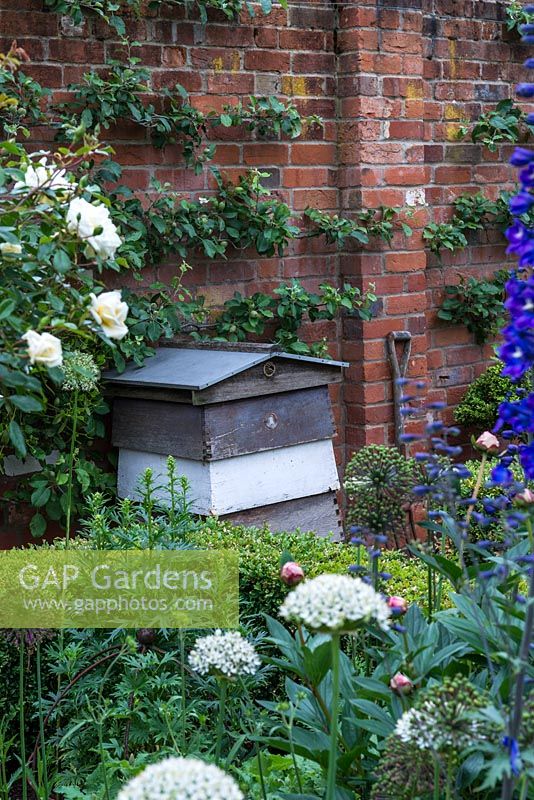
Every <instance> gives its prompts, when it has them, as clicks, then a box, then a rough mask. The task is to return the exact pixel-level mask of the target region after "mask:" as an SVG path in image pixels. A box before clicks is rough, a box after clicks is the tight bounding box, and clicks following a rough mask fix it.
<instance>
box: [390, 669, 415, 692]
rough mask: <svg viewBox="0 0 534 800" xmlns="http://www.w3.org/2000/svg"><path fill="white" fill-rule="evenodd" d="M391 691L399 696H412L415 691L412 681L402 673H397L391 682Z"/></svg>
mask: <svg viewBox="0 0 534 800" xmlns="http://www.w3.org/2000/svg"><path fill="white" fill-rule="evenodd" d="M389 686H390V689H393V691H394V692H396V693H397V694H410V692H412V691H413V683H412V682H411V680H410V679H409V678H408V677H406V675H403V674H402V672H397V673H396V674H395V675H394V676H393V677H392V679H391V680H390V682H389Z"/></svg>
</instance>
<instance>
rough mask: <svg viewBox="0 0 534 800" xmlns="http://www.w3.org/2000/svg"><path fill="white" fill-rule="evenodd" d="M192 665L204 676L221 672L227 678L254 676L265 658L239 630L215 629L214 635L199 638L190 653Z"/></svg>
mask: <svg viewBox="0 0 534 800" xmlns="http://www.w3.org/2000/svg"><path fill="white" fill-rule="evenodd" d="M188 660H189V664H190V666H191V668H192V669H193V670H194V671H195V672H198V673H199V674H200V675H218V676H220V677H224V678H238V677H239V676H240V675H254V673H255V672H257V671H258V669H259V668H260V666H261V660H260V657H259V656H258V654H257V652H256V650H255V649H254V646H253V645H251V644H250V642H248V641H247V640H246V639H244V638H243V636H241V634H240V633H239V632H238V631H227V632H226V633H223V632H222V631H219V630H217V631H215V633H214V634H212V635H210V636H202V637H200V638H199V639H197V640H196V642H195V646H194V647H193V649H192V650H191V652H190V653H189V659H188Z"/></svg>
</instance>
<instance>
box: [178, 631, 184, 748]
mask: <svg viewBox="0 0 534 800" xmlns="http://www.w3.org/2000/svg"><path fill="white" fill-rule="evenodd" d="M179 637H180V693H181V707H180V723H181V749H182V755H185V750H186V747H185V743H186V732H185V725H186V705H185V703H186V685H185V638H184V632H183V630H182V628H180V633H179Z"/></svg>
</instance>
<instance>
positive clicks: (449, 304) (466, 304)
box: [438, 270, 508, 345]
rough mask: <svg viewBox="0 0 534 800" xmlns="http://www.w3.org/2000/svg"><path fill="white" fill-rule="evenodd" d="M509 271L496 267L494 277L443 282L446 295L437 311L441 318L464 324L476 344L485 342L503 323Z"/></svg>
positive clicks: (456, 323) (452, 322)
mask: <svg viewBox="0 0 534 800" xmlns="http://www.w3.org/2000/svg"><path fill="white" fill-rule="evenodd" d="M507 277H508V272H507V271H506V270H498V271H497V272H496V273H495V275H494V277H493V280H487V279H485V278H480V279H479V278H473V277H469V278H467V279H466V278H464V277H463V276H462V277H460V281H459V283H457V284H454V285H447V286H445V287H444V288H445V298H444V300H443V303H442V305H441V308H440V309H439V311H438V317H439V318H440V319H443V320H446V321H447V322H450V323H451V324H452V325H465V326H466V328H467V330H468V331H469V332H470V333H472V334H474V337H475V342H476V343H477V344H480V345H482V344H485V342H487V340H488V339H490V338H492V337H493V336H495V335H496V334H497V333H498V331H499V330H500V328H501V327H502V325H503V324H504V284H505V283H506V280H507Z"/></svg>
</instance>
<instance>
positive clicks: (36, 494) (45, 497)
mask: <svg viewBox="0 0 534 800" xmlns="http://www.w3.org/2000/svg"><path fill="white" fill-rule="evenodd" d="M51 496H52V492H51V490H50V488H49V487H48V486H47V485H46V483H44V484H43V483H41V484H39V486H38V487H37V488H36V489H35V490H34V491H33V492H32V494H31V497H30V502H31V504H32V506H34V507H35V508H42V506H45V505H46V504H47V503H48V501H49V500H50V497H51Z"/></svg>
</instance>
